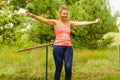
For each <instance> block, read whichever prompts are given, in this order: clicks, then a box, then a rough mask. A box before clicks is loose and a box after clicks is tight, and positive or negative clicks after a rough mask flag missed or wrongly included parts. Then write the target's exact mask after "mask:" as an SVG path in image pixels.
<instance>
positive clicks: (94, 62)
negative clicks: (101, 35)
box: [0, 46, 120, 80]
mask: <svg viewBox="0 0 120 80" xmlns="http://www.w3.org/2000/svg"><path fill="white" fill-rule="evenodd" d="M19 49H21V48H17V47H14V46H3V47H1V49H0V52H1V53H0V79H1V80H21V79H22V80H45V70H46V67H45V65H46V63H45V60H46V59H45V48H40V49H36V50H31V51H26V52H22V53H18V52H16V51H17V50H19ZM118 53H119V52H118V48H107V49H104V50H102V49H101V50H88V49H84V50H79V49H74V57H73V75H72V79H73V80H117V79H120V77H119V76H118V75H119V74H120V67H119V66H120V65H119V54H118ZM48 66H49V67H48V78H49V80H53V76H54V70H55V66H54V59H53V56H52V48H51V47H49V64H48ZM109 75H110V76H109ZM64 77H65V75H64V68H63V70H62V74H61V80H64Z"/></svg>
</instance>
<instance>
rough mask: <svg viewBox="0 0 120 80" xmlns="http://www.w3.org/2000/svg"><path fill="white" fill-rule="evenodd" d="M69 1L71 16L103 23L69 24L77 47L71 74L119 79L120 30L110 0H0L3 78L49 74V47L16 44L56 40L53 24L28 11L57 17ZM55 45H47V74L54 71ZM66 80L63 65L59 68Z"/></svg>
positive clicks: (26, 79) (32, 79) (83, 79)
mask: <svg viewBox="0 0 120 80" xmlns="http://www.w3.org/2000/svg"><path fill="white" fill-rule="evenodd" d="M63 4H65V5H67V6H68V8H69V12H70V16H69V19H70V20H74V21H94V20H95V19H96V18H97V17H99V18H101V22H100V23H99V24H95V25H90V26H82V27H81V26H80V27H74V28H72V29H71V41H72V44H73V48H74V58H73V75H72V79H73V80H119V79H120V77H119V75H120V67H119V66H120V63H119V59H120V50H119V49H120V47H119V44H120V33H119V31H118V28H117V26H116V20H117V17H119V16H120V14H119V12H118V11H116V12H115V13H114V14H111V7H110V3H109V1H108V0H90V1H88V0H0V79H2V80H37V79H38V80H45V70H46V69H45V68H46V59H45V53H46V49H45V47H42V48H39V49H35V50H30V51H25V52H21V53H20V52H17V51H18V50H21V49H24V48H29V47H32V46H38V45H40V44H46V43H52V42H54V38H55V35H54V29H53V27H51V26H48V25H46V24H44V23H41V22H38V21H36V20H34V19H32V18H30V17H26V12H28V11H29V12H32V13H34V14H36V15H39V16H43V17H45V18H50V19H52V18H55V19H58V18H59V12H58V10H59V7H60V6H61V5H63ZM52 49H53V48H52V46H49V51H48V53H49V54H48V79H49V80H52V79H53V76H54V70H55V66H54V60H53V56H52ZM61 79H62V80H64V68H63V71H62V74H61Z"/></svg>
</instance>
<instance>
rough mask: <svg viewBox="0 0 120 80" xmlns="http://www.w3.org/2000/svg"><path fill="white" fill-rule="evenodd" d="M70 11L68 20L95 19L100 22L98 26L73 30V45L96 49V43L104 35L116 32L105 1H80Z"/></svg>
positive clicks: (113, 20)
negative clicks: (99, 19) (98, 19)
mask: <svg viewBox="0 0 120 80" xmlns="http://www.w3.org/2000/svg"><path fill="white" fill-rule="evenodd" d="M70 9H71V17H70V18H71V19H73V20H76V21H84V20H88V21H93V20H95V19H96V18H97V17H100V18H101V20H102V21H101V23H100V24H96V25H90V26H87V27H79V28H74V29H73V30H72V34H71V35H72V40H73V43H74V44H75V45H81V47H87V48H97V47H98V41H99V40H101V39H102V38H103V36H104V34H106V33H108V32H110V31H115V30H116V28H115V27H116V26H115V19H114V18H113V17H112V16H111V13H110V8H109V4H108V3H107V1H106V0H91V1H88V0H80V1H78V2H76V3H75V4H73V5H72V6H70ZM110 42H111V41H110ZM103 44H104V43H103Z"/></svg>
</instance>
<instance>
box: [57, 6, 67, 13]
mask: <svg viewBox="0 0 120 80" xmlns="http://www.w3.org/2000/svg"><path fill="white" fill-rule="evenodd" d="M62 10H68V7H67V6H66V5H62V6H61V7H60V8H59V13H61V12H62Z"/></svg>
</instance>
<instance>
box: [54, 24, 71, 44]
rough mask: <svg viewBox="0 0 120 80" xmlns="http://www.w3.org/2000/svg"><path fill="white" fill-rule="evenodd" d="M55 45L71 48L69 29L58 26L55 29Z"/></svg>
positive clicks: (64, 26)
mask: <svg viewBox="0 0 120 80" xmlns="http://www.w3.org/2000/svg"><path fill="white" fill-rule="evenodd" d="M55 34H56V38H55V43H54V45H60V46H71V45H72V44H71V42H70V27H67V26H66V25H58V26H57V27H56V29H55Z"/></svg>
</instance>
